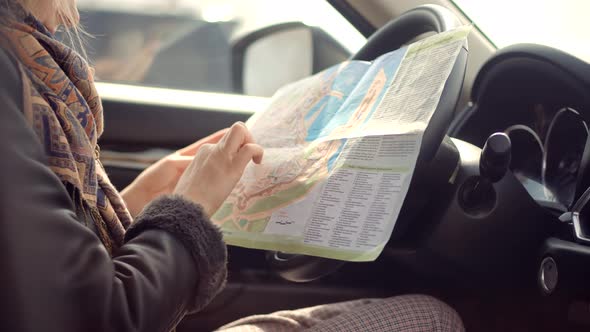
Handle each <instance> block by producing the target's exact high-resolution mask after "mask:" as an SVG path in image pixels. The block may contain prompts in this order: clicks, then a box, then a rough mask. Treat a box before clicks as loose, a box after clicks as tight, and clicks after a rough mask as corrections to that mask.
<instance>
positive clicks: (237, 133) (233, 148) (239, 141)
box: [220, 122, 254, 153]
mask: <svg viewBox="0 0 590 332" xmlns="http://www.w3.org/2000/svg"><path fill="white" fill-rule="evenodd" d="M220 143H221V144H222V148H223V150H224V151H225V152H227V153H235V152H237V151H238V150H239V149H240V148H241V147H242V146H243V145H244V144H250V143H254V139H253V138H252V134H250V131H249V130H248V128H246V125H245V124H244V123H243V122H236V123H235V124H234V125H233V126H232V127H231V129H230V131H229V133H228V134H227V135H225V136H224V138H222V139H221V141H220Z"/></svg>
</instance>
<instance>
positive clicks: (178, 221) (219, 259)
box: [125, 195, 227, 312]
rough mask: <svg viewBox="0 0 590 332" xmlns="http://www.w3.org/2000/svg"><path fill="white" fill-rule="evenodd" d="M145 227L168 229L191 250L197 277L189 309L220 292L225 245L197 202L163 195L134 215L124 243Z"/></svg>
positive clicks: (195, 309) (225, 256) (225, 257)
mask: <svg viewBox="0 0 590 332" xmlns="http://www.w3.org/2000/svg"><path fill="white" fill-rule="evenodd" d="M146 229H160V230H164V231H166V232H169V233H170V234H172V235H173V236H175V237H176V238H177V239H178V240H179V241H180V242H182V244H184V246H185V247H186V248H187V249H188V250H189V251H190V253H191V255H192V257H193V259H194V261H195V264H196V267H197V272H198V277H199V280H198V286H197V289H196V291H195V299H194V301H193V302H192V304H193V305H192V306H191V312H196V311H198V310H200V309H202V308H203V307H205V306H206V305H207V304H208V303H209V302H210V301H211V300H212V299H213V298H214V297H215V296H216V295H217V294H218V293H219V292H220V291H221V289H222V288H223V286H224V285H225V280H226V277H227V248H226V246H225V243H224V242H223V236H222V234H221V231H220V230H219V228H218V227H217V226H215V225H214V224H213V223H212V222H211V221H210V220H209V218H208V217H207V216H206V215H205V213H204V212H203V209H202V208H201V206H199V205H198V204H195V203H192V202H190V201H188V200H186V199H184V198H182V197H180V196H178V195H166V196H162V197H160V198H158V199H156V200H154V201H153V202H152V203H150V204H149V205H148V206H147V207H146V208H145V209H144V210H143V211H142V212H141V213H140V214H139V215H138V216H137V218H136V221H135V222H134V223H133V225H132V226H131V227H130V228H129V229H128V230H127V233H126V235H125V242H127V241H129V240H131V239H133V238H134V237H135V236H137V234H139V233H141V232H142V231H144V230H146Z"/></svg>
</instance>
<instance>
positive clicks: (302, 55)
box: [232, 22, 351, 96]
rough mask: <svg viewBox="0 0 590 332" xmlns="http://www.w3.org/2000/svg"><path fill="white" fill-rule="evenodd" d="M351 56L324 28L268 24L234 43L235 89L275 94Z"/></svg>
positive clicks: (264, 94)
mask: <svg viewBox="0 0 590 332" xmlns="http://www.w3.org/2000/svg"><path fill="white" fill-rule="evenodd" d="M350 55H351V54H350V52H349V51H348V50H346V49H345V48H344V47H343V46H342V45H341V44H340V43H338V42H337V41H336V40H334V39H333V38H332V37H331V36H329V35H328V34H326V33H325V32H324V31H323V30H322V29H320V28H317V27H310V26H307V25H305V24H303V23H301V22H290V23H283V24H278V25H273V26H270V27H266V28H264V29H261V30H257V31H254V32H252V33H250V34H248V35H246V36H245V37H243V38H241V39H239V40H238V41H237V42H235V43H234V44H233V45H232V76H233V84H234V91H235V92H236V93H240V94H247V95H254V96H272V95H273V94H274V93H275V91H276V90H277V89H279V88H280V87H282V86H283V85H285V84H288V83H291V82H295V81H297V80H300V79H302V78H305V77H308V76H310V75H312V74H315V73H317V72H320V71H321V70H323V69H325V68H327V67H330V66H332V65H334V64H337V63H340V62H342V61H345V60H346V59H348V58H349V57H350Z"/></svg>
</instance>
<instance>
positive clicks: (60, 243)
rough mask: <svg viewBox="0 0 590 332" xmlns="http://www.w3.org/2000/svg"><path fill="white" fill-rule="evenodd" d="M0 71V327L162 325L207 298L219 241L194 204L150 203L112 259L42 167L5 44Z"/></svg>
mask: <svg viewBox="0 0 590 332" xmlns="http://www.w3.org/2000/svg"><path fill="white" fill-rule="evenodd" d="M0 73H2V75H0V266H1V270H2V273H0V290H1V292H2V296H0V307H1V308H2V313H1V315H2V319H0V330H2V331H61V332H68V331H148V330H149V331H167V330H168V329H169V328H170V327H171V326H173V325H175V323H177V322H178V321H179V320H180V319H181V318H182V316H183V315H184V314H185V313H186V312H187V311H188V310H190V309H192V308H195V303H194V299H195V298H196V299H201V300H202V301H201V303H197V305H196V307H197V308H198V307H199V306H202V305H203V304H204V302H206V300H207V299H208V298H210V297H212V296H213V295H214V293H216V292H217V291H218V289H219V288H220V286H221V284H222V282H223V279H224V278H225V246H224V245H223V243H222V241H221V236H220V234H219V232H218V230H217V229H216V228H215V227H214V226H213V225H211V224H210V223H209V222H208V220H207V218H206V217H204V215H203V213H202V211H201V209H200V208H199V206H197V205H195V204H193V203H190V202H188V201H185V200H183V199H179V198H164V199H162V200H159V201H156V202H154V203H153V204H152V205H150V206H149V207H148V208H146V212H145V213H144V214H142V215H140V216H139V217H138V219H137V223H136V225H135V226H134V227H135V228H134V229H133V230H132V231H131V232H129V233H128V236H127V243H126V244H125V245H124V246H123V247H122V248H121V249H120V250H119V251H118V252H117V254H116V256H115V257H113V258H111V257H109V255H108V254H107V252H106V250H105V249H104V247H103V246H102V244H101V243H100V241H99V239H98V238H97V237H96V236H95V235H94V233H93V232H92V231H90V230H89V229H87V228H86V227H85V226H83V225H81V224H80V223H79V222H78V220H76V215H75V213H74V212H73V210H72V204H71V202H70V199H69V196H68V194H67V193H66V191H65V190H64V187H63V185H62V184H61V182H60V181H59V179H58V178H57V177H56V176H55V175H54V174H53V173H52V172H51V170H50V169H49V168H48V167H47V166H46V165H45V163H44V155H43V152H42V150H41V145H40V144H39V142H38V140H37V139H36V136H35V135H34V133H33V132H32V130H31V129H30V128H29V127H28V125H27V124H26V122H25V120H24V118H23V116H22V115H21V112H20V110H19V105H21V100H20V99H21V98H22V96H20V94H21V91H20V90H21V83H20V79H19V77H18V75H17V72H16V70H15V68H14V66H12V65H11V63H10V61H7V58H6V54H5V53H4V52H3V51H2V50H0ZM180 211H182V213H181V215H179V214H178V213H179V212H180ZM171 216H177V217H175V218H172V217H171ZM183 218H184V219H185V220H182V219H183ZM166 222H168V223H166ZM170 223H172V224H170ZM163 229H166V230H163ZM199 237H201V238H199ZM201 239H205V240H206V241H205V242H200V241H199V240H201ZM208 257H213V258H212V259H208ZM204 292H205V293H204ZM203 300H204V301H203Z"/></svg>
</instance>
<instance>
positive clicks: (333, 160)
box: [328, 139, 347, 172]
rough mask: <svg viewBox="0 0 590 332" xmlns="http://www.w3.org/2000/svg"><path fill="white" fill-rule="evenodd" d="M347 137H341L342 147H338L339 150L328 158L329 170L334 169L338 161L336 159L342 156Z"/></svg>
mask: <svg viewBox="0 0 590 332" xmlns="http://www.w3.org/2000/svg"><path fill="white" fill-rule="evenodd" d="M346 141H347V140H346V139H341V140H340V147H339V148H338V150H337V151H336V152H335V153H334V154H333V155H332V156H331V157H330V159H328V172H331V171H332V169H334V163H335V162H336V160H337V159H338V157H339V156H340V153H341V152H342V149H344V145H345V144H346Z"/></svg>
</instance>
